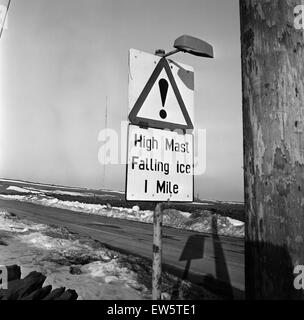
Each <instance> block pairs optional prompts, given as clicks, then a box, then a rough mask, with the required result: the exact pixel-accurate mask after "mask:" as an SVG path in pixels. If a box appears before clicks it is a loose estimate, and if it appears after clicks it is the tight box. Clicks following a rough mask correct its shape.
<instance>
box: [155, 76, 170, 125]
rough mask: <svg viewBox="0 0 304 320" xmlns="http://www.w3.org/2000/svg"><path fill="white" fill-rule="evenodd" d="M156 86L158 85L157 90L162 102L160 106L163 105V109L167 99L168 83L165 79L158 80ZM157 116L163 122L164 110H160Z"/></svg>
mask: <svg viewBox="0 0 304 320" xmlns="http://www.w3.org/2000/svg"><path fill="white" fill-rule="evenodd" d="M158 84H159V90H160V96H161V100H162V105H163V108H165V103H166V99H167V94H168V88H169V83H168V81H167V80H166V79H160V80H159V83H158ZM159 116H160V117H161V118H162V119H163V120H165V119H166V118H167V112H166V110H164V109H162V110H160V112H159Z"/></svg>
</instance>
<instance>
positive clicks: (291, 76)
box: [240, 0, 304, 299]
mask: <svg viewBox="0 0 304 320" xmlns="http://www.w3.org/2000/svg"><path fill="white" fill-rule="evenodd" d="M300 2H301V1H298V0H289V1H286V0H271V1H262V0H260V1H259V0H240V15H241V41H242V77H243V81H242V82H243V124H244V170H245V207H246V218H247V221H246V246H245V254H246V258H245V259H246V262H245V265H246V270H245V273H246V276H245V279H246V296H247V299H298V298H304V291H303V290H302V291H297V290H295V288H294V285H293V281H294V277H295V276H294V274H293V271H294V268H295V266H296V265H299V264H300V265H304V41H303V30H296V29H295V28H294V19H295V17H294V8H295V6H297V5H298V4H299V3H300Z"/></svg>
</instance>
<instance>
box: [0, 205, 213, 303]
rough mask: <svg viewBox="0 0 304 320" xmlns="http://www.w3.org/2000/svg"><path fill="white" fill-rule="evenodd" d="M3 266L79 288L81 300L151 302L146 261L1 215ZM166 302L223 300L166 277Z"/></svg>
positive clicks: (59, 230)
mask: <svg viewBox="0 0 304 320" xmlns="http://www.w3.org/2000/svg"><path fill="white" fill-rule="evenodd" d="M0 264H1V265H14V264H17V265H20V266H21V268H22V277H24V276H26V275H27V274H28V273H29V272H31V271H38V272H41V273H43V274H44V275H46V276H47V281H46V285H48V284H50V285H52V286H53V288H58V287H63V286H64V287H66V288H68V289H74V290H76V292H77V293H78V295H79V298H78V299H79V300H88V299H89V300H107V299H113V300H139V299H140V300H145V299H151V274H152V273H151V267H150V263H147V261H145V260H143V259H141V258H136V257H133V256H127V255H122V254H120V253H117V252H114V251H111V250H108V249H106V248H105V247H104V246H103V245H102V244H100V243H99V242H97V241H94V240H91V239H89V238H86V237H80V236H79V235H76V234H71V233H70V232H69V231H68V230H67V229H65V228H56V227H51V226H47V225H43V224H36V223H33V222H30V221H27V220H21V219H19V218H17V217H15V216H14V215H12V214H9V213H7V212H5V211H1V210H0ZM163 288H164V294H163V298H164V299H170V298H171V297H172V298H173V297H174V298H175V299H212V300H213V299H218V297H216V296H214V295H213V294H211V293H210V292H208V291H207V290H204V289H203V288H200V287H197V286H195V285H193V284H190V283H189V282H187V281H180V280H178V279H177V278H176V277H174V276H172V275H169V274H167V273H164V276H163Z"/></svg>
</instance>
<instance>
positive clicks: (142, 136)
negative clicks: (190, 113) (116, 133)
mask: <svg viewBox="0 0 304 320" xmlns="http://www.w3.org/2000/svg"><path fill="white" fill-rule="evenodd" d="M128 140H129V144H128V166H127V200H128V201H135V200H136V201H173V202H193V177H194V174H193V136H192V135H191V134H186V135H184V134H179V133H177V132H172V131H167V130H159V129H152V128H148V129H143V128H140V127H138V126H135V125H130V126H129V139H128Z"/></svg>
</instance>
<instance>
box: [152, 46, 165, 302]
mask: <svg viewBox="0 0 304 320" xmlns="http://www.w3.org/2000/svg"><path fill="white" fill-rule="evenodd" d="M155 55H157V56H160V57H163V56H164V55H165V50H162V49H158V50H156V51H155ZM162 227H163V204H162V203H156V205H155V209H154V215H153V269H152V272H153V274H152V298H153V300H161V294H162V291H161V286H162V281H161V280H162V250H163V248H162V237H163V235H162Z"/></svg>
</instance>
